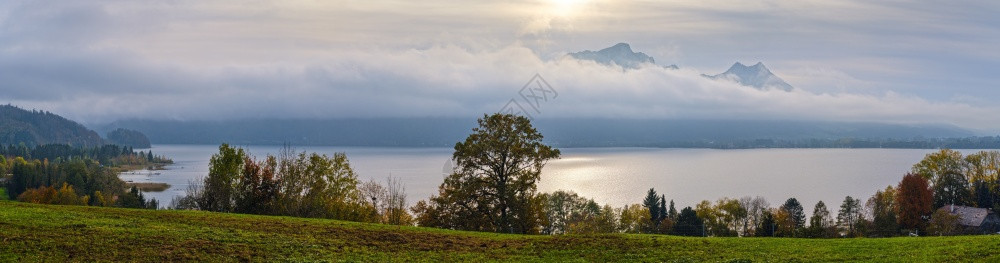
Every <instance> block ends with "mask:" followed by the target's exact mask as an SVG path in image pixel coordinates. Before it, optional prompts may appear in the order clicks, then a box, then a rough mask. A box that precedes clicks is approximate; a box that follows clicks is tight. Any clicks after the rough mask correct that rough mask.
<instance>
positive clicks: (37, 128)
mask: <svg viewBox="0 0 1000 263" xmlns="http://www.w3.org/2000/svg"><path fill="white" fill-rule="evenodd" d="M21 143H24V144H25V145H26V146H35V145H42V144H56V143H58V144H69V145H73V146H80V147H94V146H100V145H104V140H103V139H101V136H100V135H97V133H96V132H94V131H92V130H90V129H87V127H84V126H83V125H80V124H79V123H76V122H74V121H71V120H68V119H66V118H63V117H61V116H59V115H55V114H52V113H50V112H46V111H36V110H31V111H28V110H25V109H21V108H18V107H16V106H12V105H9V104H8V105H2V106H0V145H18V144H21Z"/></svg>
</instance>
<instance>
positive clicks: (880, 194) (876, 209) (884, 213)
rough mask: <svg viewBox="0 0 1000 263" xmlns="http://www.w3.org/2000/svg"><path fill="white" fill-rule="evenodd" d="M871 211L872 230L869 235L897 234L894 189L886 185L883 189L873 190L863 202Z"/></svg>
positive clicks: (884, 235) (897, 223) (897, 224)
mask: <svg viewBox="0 0 1000 263" xmlns="http://www.w3.org/2000/svg"><path fill="white" fill-rule="evenodd" d="M865 206H866V207H867V208H868V211H871V216H872V228H873V229H872V230H871V231H870V234H869V236H877V237H887V236H894V235H897V234H899V222H898V219H897V218H898V216H897V215H896V213H897V210H898V209H897V206H898V205H897V204H896V189H895V188H892V186H891V185H890V186H887V187H886V188H885V190H880V191H877V192H875V195H873V196H872V197H871V198H868V202H867V203H866V204H865Z"/></svg>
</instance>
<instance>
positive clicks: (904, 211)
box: [896, 173, 933, 230]
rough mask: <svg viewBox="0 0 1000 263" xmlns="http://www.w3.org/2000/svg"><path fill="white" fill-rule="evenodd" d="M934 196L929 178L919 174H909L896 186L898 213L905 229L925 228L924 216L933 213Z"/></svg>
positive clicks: (900, 223) (901, 224)
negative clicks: (929, 184) (928, 183)
mask: <svg viewBox="0 0 1000 263" xmlns="http://www.w3.org/2000/svg"><path fill="white" fill-rule="evenodd" d="M932 201H933V197H932V196H931V189H930V187H928V186H927V179H925V178H924V177H922V176H920V175H917V174H912V173H910V174H907V175H905V176H903V180H902V181H899V186H897V187H896V215H898V216H899V217H898V220H899V226H900V227H902V228H904V229H911V230H923V229H924V226H925V222H924V219H923V217H924V216H929V215H930V214H931V209H932V208H931V205H932V203H931V202H932Z"/></svg>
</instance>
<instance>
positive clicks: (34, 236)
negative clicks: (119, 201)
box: [0, 201, 1000, 262]
mask: <svg viewBox="0 0 1000 263" xmlns="http://www.w3.org/2000/svg"><path fill="white" fill-rule="evenodd" d="M998 251H1000V237H998V236H969V237H922V238H912V237H900V238H884V239H871V238H859V239H787V238H685V237H674V236H661V235H623V234H611V235H568V236H523V235H504V234H491V233H476V232H462V231H449V230H441V229H431V228H418V227H399V226H388V225H379V224H364V223H354V222H344V221H335V220H322V219H303V218H290V217H273V216H253V215H237V214H221V213H207V212H197V211H150V210H135V209H119V208H99V207H81V206H53V205H35V204H27V203H19V202H11V201H0V262H25V261H29V262H33V261H45V262H62V261H87V262H90V261H108V260H113V261H157V262H158V261H380V262H385V261H396V262H399V261H407V262H409V261H445V262H452V261H646V262H650V261H654V262H660V261H665V262H701V261H711V262H795V261H803V262H815V261H889V262H914V261H916V262H954V261H993V262H996V261H1000V252H998Z"/></svg>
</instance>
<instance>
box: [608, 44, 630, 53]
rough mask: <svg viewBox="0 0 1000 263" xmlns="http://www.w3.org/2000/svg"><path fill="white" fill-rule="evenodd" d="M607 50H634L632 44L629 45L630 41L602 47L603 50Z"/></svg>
mask: <svg viewBox="0 0 1000 263" xmlns="http://www.w3.org/2000/svg"><path fill="white" fill-rule="evenodd" d="M605 50H627V51H628V52H632V46H629V45H628V43H618V44H615V45H614V46H611V47H609V48H605V49H601V51H605Z"/></svg>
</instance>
